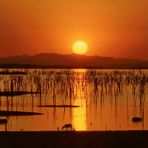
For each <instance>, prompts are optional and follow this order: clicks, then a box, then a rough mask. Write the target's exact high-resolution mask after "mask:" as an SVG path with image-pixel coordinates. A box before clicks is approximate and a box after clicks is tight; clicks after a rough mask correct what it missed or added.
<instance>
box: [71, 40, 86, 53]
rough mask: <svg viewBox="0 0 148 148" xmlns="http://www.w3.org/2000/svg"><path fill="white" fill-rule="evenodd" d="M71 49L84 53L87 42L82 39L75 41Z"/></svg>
mask: <svg viewBox="0 0 148 148" xmlns="http://www.w3.org/2000/svg"><path fill="white" fill-rule="evenodd" d="M72 50H73V52H74V53H76V54H85V53H86V52H87V50H88V47H87V44H86V43H85V42H83V41H77V42H75V43H74V44H73V46H72Z"/></svg>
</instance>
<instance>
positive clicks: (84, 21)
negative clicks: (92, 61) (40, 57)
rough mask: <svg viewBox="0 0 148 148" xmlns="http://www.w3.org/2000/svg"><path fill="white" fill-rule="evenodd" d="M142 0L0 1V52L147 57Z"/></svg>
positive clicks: (147, 19) (147, 13) (147, 17)
mask: <svg viewBox="0 0 148 148" xmlns="http://www.w3.org/2000/svg"><path fill="white" fill-rule="evenodd" d="M147 6H148V1H147V0H124V1H119V0H1V1H0V56H7V55H20V54H36V53H40V52H57V53H62V54H63V53H68V54H69V53H72V50H71V48H72V44H73V42H75V41H76V40H84V41H85V42H87V44H88V46H89V51H88V53H87V54H88V55H96V54H97V55H101V56H113V57H130V58H131V57H132V58H141V59H148V52H147V51H148V41H147V40H148V7H147Z"/></svg>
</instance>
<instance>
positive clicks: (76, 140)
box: [0, 130, 148, 148]
mask: <svg viewBox="0 0 148 148" xmlns="http://www.w3.org/2000/svg"><path fill="white" fill-rule="evenodd" d="M0 147H4V148H7V147H8V148H10V147H14V148H26V147H31V148H40V147H41V148H44V147H45V148H46V147H47V148H59V147H62V148H63V147H64V148H112V147H113V148H115V147H119V148H122V147H123V148H125V147H130V148H133V147H134V148H135V147H138V148H147V147H148V130H146V131H141V130H137V131H10V132H9V131H7V132H0Z"/></svg>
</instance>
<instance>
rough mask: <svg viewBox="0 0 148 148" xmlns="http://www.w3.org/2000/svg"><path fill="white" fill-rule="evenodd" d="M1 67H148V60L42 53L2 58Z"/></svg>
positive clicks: (0, 59)
mask: <svg viewBox="0 0 148 148" xmlns="http://www.w3.org/2000/svg"><path fill="white" fill-rule="evenodd" d="M0 67H2V68H3V67H11V68H21V67H22V68H23V67H24V68H148V60H147V61H144V60H136V59H126V58H120V59H115V58H112V57H101V56H87V55H76V54H56V53H41V54H37V55H34V56H29V55H22V56H9V57H1V58H0Z"/></svg>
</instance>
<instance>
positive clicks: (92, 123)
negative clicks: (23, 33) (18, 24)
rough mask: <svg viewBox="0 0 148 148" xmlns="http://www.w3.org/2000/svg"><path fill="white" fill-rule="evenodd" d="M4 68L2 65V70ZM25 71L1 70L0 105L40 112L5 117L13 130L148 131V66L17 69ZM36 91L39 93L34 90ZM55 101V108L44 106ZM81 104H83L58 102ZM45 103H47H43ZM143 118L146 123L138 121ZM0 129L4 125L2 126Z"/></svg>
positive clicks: (2, 128)
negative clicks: (64, 128)
mask: <svg viewBox="0 0 148 148" xmlns="http://www.w3.org/2000/svg"><path fill="white" fill-rule="evenodd" d="M1 71H2V70H1ZM11 71H21V72H26V74H23V75H21V74H7V75H4V74H3V75H0V91H1V92H6V91H7V92H16V91H17V92H20V91H25V92H32V94H26V95H17V96H4V95H3V96H2V95H1V96H0V110H3V111H29V112H39V113H43V114H42V115H35V116H5V117H4V116H3V117H2V116H1V115H0V119H4V118H5V119H8V124H7V130H8V131H20V130H21V131H22V130H23V131H49V130H53V131H55V130H57V129H58V130H62V129H61V128H62V126H63V125H64V124H67V123H71V124H72V126H73V128H74V129H75V130H78V131H79V130H85V131H94V130H96V131H102V130H148V70H113V69H112V70H103V69H102V70H99V69H91V70H90V69H21V70H17V69H13V70H11V69H10V70H9V72H11ZM33 92H38V93H37V94H34V93H33ZM46 105H54V107H45V106H46ZM57 105H61V106H63V105H71V106H72V105H77V106H79V107H56V106H57ZM43 106H44V107H43ZM133 117H141V118H142V119H143V120H142V122H136V123H135V122H133V121H132V118H133ZM0 130H1V131H3V130H5V126H4V125H0Z"/></svg>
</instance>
